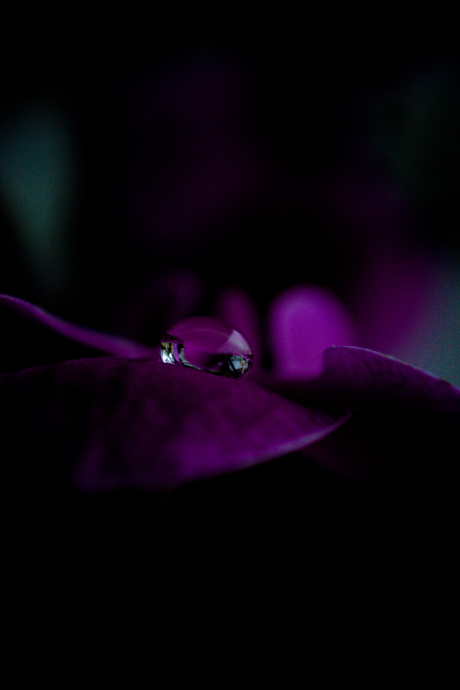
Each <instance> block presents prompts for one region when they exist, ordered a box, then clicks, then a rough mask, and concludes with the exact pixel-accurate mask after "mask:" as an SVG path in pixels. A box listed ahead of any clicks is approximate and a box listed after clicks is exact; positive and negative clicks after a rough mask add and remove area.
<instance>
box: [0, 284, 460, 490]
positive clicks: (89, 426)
mask: <svg viewBox="0 0 460 690" xmlns="http://www.w3.org/2000/svg"><path fill="white" fill-rule="evenodd" d="M311 294H313V295H316V293H314V291H313V293H312V292H311V291H310V292H309V291H308V290H307V291H305V289H303V293H302V291H300V292H299V291H294V292H292V294H290V295H289V294H286V295H285V296H284V298H283V300H279V301H278V305H277V306H275V308H274V310H273V312H272V322H273V323H272V327H273V328H276V323H277V322H278V323H279V325H280V332H279V333H278V343H277V345H276V347H277V348H278V349H279V350H280V351H281V352H283V351H284V350H283V346H282V342H281V341H282V339H283V337H284V338H288V339H289V340H292V339H293V340H294V343H295V342H296V340H297V337H296V332H295V331H296V329H297V334H298V342H299V349H298V350H297V351H295V352H294V355H293V357H294V360H295V366H294V368H289V366H288V368H287V369H286V368H285V369H283V367H278V368H276V367H275V369H274V373H273V374H272V375H271V376H268V375H267V374H264V373H263V372H261V371H260V370H259V373H258V374H257V373H256V374H255V380H256V382H252V381H247V380H244V381H233V380H228V379H225V378H220V377H216V376H212V375H208V374H206V373H203V372H199V371H195V370H190V369H184V368H181V367H174V366H165V365H164V364H162V363H161V362H160V361H159V358H158V354H157V351H156V350H155V349H152V348H149V347H147V346H145V345H141V344H138V343H134V342H130V341H127V340H124V339H121V338H117V337H113V336H108V335H103V334H100V333H96V332H93V331H91V330H88V329H84V328H79V327H76V326H74V325H72V324H70V323H68V322H65V321H62V320H60V319H58V318H56V317H54V316H51V315H49V314H47V313H46V312H44V311H42V310H40V309H38V308H37V307H34V306H32V305H30V304H28V303H26V302H23V301H22V300H19V299H16V298H12V297H7V296H2V297H1V299H0V308H1V313H2V322H3V333H4V337H3V342H2V348H3V352H2V358H1V363H2V374H3V375H2V376H1V378H0V391H1V392H0V396H1V398H0V399H1V404H2V439H3V440H4V443H5V447H6V448H10V449H11V450H10V451H9V453H10V456H11V462H12V463H15V464H16V465H18V464H19V465H21V463H22V462H23V458H29V461H30V457H35V458H47V461H46V462H45V464H44V461H43V460H42V461H41V462H40V465H39V466H38V467H35V471H36V472H38V474H40V472H44V473H45V474H46V473H47V471H51V470H47V469H46V468H47V467H48V468H54V470H53V471H58V473H60V474H62V473H63V472H64V473H66V472H67V473H68V474H69V476H70V478H71V481H72V483H73V484H74V485H75V486H76V487H77V488H79V489H81V490H83V491H90V492H94V491H96V492H100V491H109V490H115V489H144V490H145V489H150V490H152V489H153V490H162V489H167V488H171V487H174V486H178V485H180V484H183V483H185V482H188V481H191V480H196V479H202V478H206V477H210V476H213V475H217V474H222V473H227V472H229V471H233V470H239V469H243V468H246V467H249V466H251V465H255V464H258V463H261V462H264V461H266V460H269V459H272V458H276V457H281V456H284V455H288V454H290V453H292V452H294V451H297V450H301V449H306V451H307V452H308V454H309V456H310V457H311V458H313V459H315V460H316V461H318V462H319V463H321V464H323V465H324V466H326V467H329V468H330V469H332V470H334V471H335V472H338V473H339V474H342V475H344V476H346V477H348V478H352V479H355V480H357V481H359V482H364V483H370V484H374V485H379V486H385V485H386V484H388V483H390V484H391V483H398V482H400V481H403V482H404V483H405V482H407V481H409V482H412V483H414V484H416V483H417V481H418V480H419V479H420V476H422V475H423V474H424V472H426V471H427V465H426V463H424V462H423V461H422V460H421V458H423V457H424V455H425V454H426V453H427V451H429V450H432V451H433V452H434V451H435V450H437V451H438V453H439V457H440V458H442V459H441V460H438V462H437V466H436V468H435V469H436V473H437V474H439V473H440V476H443V477H445V476H446V473H448V472H449V471H450V468H449V465H448V464H446V460H447V458H448V454H446V449H448V448H449V447H451V446H450V445H449V444H452V441H453V439H454V434H455V433H456V432H455V429H458V422H459V420H460V390H458V389H457V388H455V387H454V386H451V385H450V384H448V383H446V382H444V381H442V380H440V379H438V378H436V377H434V376H432V375H430V374H428V373H426V372H424V371H421V370H418V369H414V368H413V367H411V366H409V365H407V364H404V363H402V362H399V361H397V360H395V359H393V358H391V357H387V356H385V355H381V354H379V353H376V352H373V351H370V350H366V349H363V348H359V347H353V346H339V347H329V348H326V349H325V350H324V366H323V370H322V371H321V372H319V371H317V370H315V371H314V376H312V375H311V369H309V367H310V365H309V363H308V360H307V361H306V368H305V370H303V371H302V368H301V367H300V366H299V358H300V357H301V352H302V350H303V348H304V343H305V335H304V334H302V333H300V330H301V329H300V327H299V323H300V321H301V320H302V319H300V320H299V319H297V321H298V323H297V325H296V311H297V312H298V313H301V314H303V316H305V312H306V310H307V311H308V308H309V305H308V300H309V299H310V302H311ZM316 297H318V295H316ZM238 300H239V307H240V309H239V313H240V314H243V317H244V310H243V309H241V306H242V303H243V302H244V296H242V295H241V294H240V295H239V296H238V294H236V293H234V294H233V295H232V294H230V293H229V294H228V295H227V298H226V300H225V299H224V300H223V303H226V304H227V311H229V305H233V306H234V307H235V308H236V307H238ZM313 302H314V300H313ZM318 303H321V304H322V305H323V308H324V309H323V311H324V313H323V320H324V323H325V324H326V326H325V327H326V330H327V328H332V329H334V327H335V326H334V323H338V324H339V329H340V328H342V329H343V328H344V322H343V319H342V315H341V314H340V313H339V312H340V310H339V311H336V312H335V313H332V316H331V305H330V303H329V302H328V299H327V296H325V294H323V293H321V294H320V295H319V302H318ZM248 304H249V299H247V306H248ZM310 307H311V303H310ZM336 308H337V309H338V307H337V305H336ZM299 310H300V312H299ZM230 311H231V310H230ZM249 312H250V309H249V307H248V309H247V310H246V322H247V325H248V326H249V327H250V328H249V330H251V329H252V330H253V331H256V330H257V325H256V324H255V323H254V320H253V319H252V317H251V316H250V313H249ZM289 314H290V315H291V317H292V315H294V319H293V320H292V318H291V326H292V327H291V328H290V327H287V326H286V323H287V321H286V319H287V320H288V321H289ZM324 314H326V316H324ZM337 314H339V318H338V320H337ZM317 318H318V319H319V317H317ZM251 319H252V323H250V322H251ZM334 319H335V322H334ZM235 325H236V327H241V326H240V324H239V323H238V324H235ZM18 335H19V339H18ZM329 337H333V336H331V335H330V334H329ZM285 345H286V347H287V346H288V345H289V343H287V342H286V343H285ZM290 347H291V350H292V349H293V350H295V347H294V348H292V343H291V344H290ZM102 355H105V356H102ZM107 355H109V356H107ZM286 356H287V357H288V359H289V355H286ZM315 366H316V365H315ZM286 373H287V376H286V375H285V374H286ZM276 374H278V375H276ZM257 380H259V383H257ZM277 393H278V394H277ZM430 457H432V456H430ZM64 465H65V466H64ZM56 468H59V469H58V470H56ZM432 470H433V468H432V466H431V465H429V471H430V472H432Z"/></svg>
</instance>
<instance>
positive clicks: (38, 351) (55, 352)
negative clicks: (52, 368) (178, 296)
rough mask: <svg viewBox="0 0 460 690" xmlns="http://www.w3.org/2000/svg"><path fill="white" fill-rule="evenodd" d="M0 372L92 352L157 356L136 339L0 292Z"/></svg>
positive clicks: (119, 355)
mask: <svg viewBox="0 0 460 690" xmlns="http://www.w3.org/2000/svg"><path fill="white" fill-rule="evenodd" d="M0 318H1V324H2V339H1V345H0V355H1V356H0V373H6V372H11V371H18V370H20V369H26V368H29V367H32V366H40V365H43V364H51V363H52V362H59V361H60V362H62V361H65V360H68V359H77V358H79V357H88V356H94V354H95V353H96V352H101V353H110V354H114V355H116V356H118V357H127V358H139V357H157V356H158V355H157V351H156V350H154V349H152V348H148V347H146V346H144V345H140V344H139V343H135V342H131V341H129V340H125V339H123V338H118V337H116V336H112V335H106V334H103V333H98V332H96V331H93V330H91V329H89V328H82V327H80V326H75V325H74V324H72V323H69V322H68V321H64V320H63V319H60V318H58V317H57V316H53V315H52V314H49V313H47V312H46V311H44V310H43V309H40V308H39V307H36V306H34V305H33V304H29V303H28V302H25V301H24V300H21V299H18V298H17V297H9V296H8V295H0Z"/></svg>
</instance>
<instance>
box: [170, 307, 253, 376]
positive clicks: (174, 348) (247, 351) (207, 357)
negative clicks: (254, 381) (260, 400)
mask: <svg viewBox="0 0 460 690" xmlns="http://www.w3.org/2000/svg"><path fill="white" fill-rule="evenodd" d="M160 357H161V360H162V361H163V362H164V363H165V364H177V365H179V366H183V367H192V369H199V370H200V371H208V372H209V373H211V374H217V375H218V376H226V377H227V378H230V379H242V378H243V377H244V376H246V374H247V373H248V372H249V370H250V368H251V366H252V361H253V355H252V350H251V346H250V345H249V343H248V341H247V340H246V338H245V337H244V336H243V335H242V334H241V333H240V332H239V331H237V330H235V329H234V328H232V327H231V326H228V325H227V324H226V323H223V322H222V321H218V319H214V318H211V317H204V316H203V317H201V316H200V317H191V318H189V319H184V320H183V321H179V323H176V324H175V325H174V326H171V328H168V330H167V332H166V333H165V335H164V336H163V338H162V339H161V343H160Z"/></svg>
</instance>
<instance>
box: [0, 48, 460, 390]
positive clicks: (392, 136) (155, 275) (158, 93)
mask: <svg viewBox="0 0 460 690" xmlns="http://www.w3.org/2000/svg"><path fill="white" fill-rule="evenodd" d="M401 45H402V47H400V48H399V49H397V48H396V49H394V48H393V49H392V50H391V51H388V52H387V53H382V50H383V46H382V45H378V46H375V47H374V50H373V51H372V50H371V51H370V52H369V53H368V54H367V57H366V59H365V60H364V59H362V58H360V57H359V56H358V55H357V54H356V53H355V52H354V50H352V49H350V51H349V52H347V51H346V50H345V51H344V50H343V48H340V49H339V48H338V47H337V55H336V54H335V53H334V51H333V50H332V52H331V51H329V53H330V54H327V55H326V53H324V54H322V53H319V52H315V50H314V49H312V48H311V47H306V46H305V45H304V44H302V43H300V42H299V41H294V42H293V41H291V40H290V37H289V35H284V36H283V37H281V38H280V39H279V41H278V42H270V41H268V40H267V39H265V40H264V39H262V38H255V37H254V36H249V35H246V36H241V37H240V36H236V37H234V38H233V40H232V39H231V38H229V37H228V36H225V37H223V38H222V40H218V39H217V40H216V39H215V40H213V41H210V40H209V39H208V37H204V36H197V37H196V40H193V39H190V38H189V39H188V40H187V41H185V40H184V41H181V40H180V39H178V38H176V40H175V42H174V41H172V42H171V43H168V42H167V41H164V42H162V43H159V42H158V41H157V42H156V43H155V45H154V46H152V47H151V48H150V49H149V48H148V47H147V46H145V45H144V47H143V49H142V50H140V49H138V50H137V52H134V54H133V55H132V56H131V59H130V60H128V59H124V58H123V57H122V56H120V54H119V53H118V52H117V51H116V50H115V47H114V45H111V46H110V47H111V50H112V51H113V52H110V51H109V52H107V51H106V52H105V57H104V58H102V57H100V56H99V57H98V53H97V52H96V51H95V50H94V51H93V52H90V53H89V55H87V56H86V59H85V60H82V61H80V62H79V61H78V60H76V61H75V62H74V61H71V59H70V50H68V51H66V52H64V53H63V59H62V61H60V60H58V59H54V60H52V59H50V57H49V56H46V57H45V56H44V55H43V56H41V55H40V54H37V55H36V64H35V66H34V67H31V69H30V70H29V71H24V72H21V71H19V72H18V74H17V78H16V79H15V78H14V71H13V72H12V73H11V74H10V75H9V78H8V80H7V82H6V86H5V88H4V91H3V94H2V99H1V102H0V108H1V109H0V292H2V293H7V294H11V295H15V296H18V297H21V298H23V299H26V300H28V301H31V302H33V303H35V304H39V305H40V306H42V307H44V308H46V309H49V310H50V311H52V312H54V313H56V314H58V315H59V316H62V317H64V318H67V319H70V320H73V321H75V322H77V323H79V324H81V325H83V326H88V327H92V328H96V329H98V330H107V331H110V332H116V333H117V334H120V335H124V336H128V337H133V338H138V337H139V336H138V333H136V332H135V330H131V331H130V326H129V318H128V317H127V316H126V314H128V315H129V313H130V312H131V313H132V312H133V310H134V311H135V305H138V304H139V302H140V301H142V299H143V297H142V296H146V295H147V297H146V299H147V302H146V304H147V307H146V308H148V304H149V302H148V300H150V302H151V303H152V305H153V306H152V319H154V318H155V317H156V316H157V314H158V311H159V310H160V311H161V309H160V308H159V307H158V305H155V304H154V302H155V300H153V299H152V297H151V294H152V291H154V288H153V287H152V286H155V285H157V284H158V281H160V282H161V277H162V276H163V275H164V274H165V272H166V273H168V272H171V271H186V272H188V273H187V275H191V276H197V280H199V281H201V287H200V288H197V287H196V283H194V282H193V279H192V280H191V283H190V284H191V287H190V290H191V292H193V290H195V289H196V290H197V294H198V293H199V294H198V296H197V297H196V299H192V298H191V297H190V305H191V313H192V312H193V313H195V312H196V311H198V312H200V313H205V314H211V313H213V308H214V303H213V301H212V299H213V296H215V295H218V294H222V293H223V291H224V290H225V289H226V288H227V287H229V286H230V287H232V288H238V289H241V290H242V291H244V292H245V294H249V295H251V297H252V298H253V300H254V302H255V305H256V307H257V310H258V313H259V315H260V318H261V321H262V324H264V319H266V318H267V316H266V315H267V313H269V312H270V309H272V308H274V307H272V305H273V304H274V302H275V300H276V299H278V296H279V295H280V294H284V293H285V291H286V290H290V289H291V288H295V287H296V286H300V288H301V291H302V290H304V288H303V287H302V286H306V287H305V290H307V288H308V290H310V287H309V286H311V287H312V289H313V290H316V289H319V290H326V291H327V292H328V294H330V295H331V299H338V300H339V301H340V304H341V305H342V306H343V310H344V313H346V315H347V319H349V322H350V323H351V324H352V326H350V329H351V330H353V333H354V335H353V339H352V340H350V343H349V344H357V345H361V346H364V347H370V348H371V349H375V350H378V351H380V352H384V353H386V354H391V355H393V356H396V357H398V358H400V359H403V360H404V361H407V362H409V363H410V364H412V365H414V366H417V367H421V368H424V369H427V370H428V371H431V372H433V373H435V374H436V375H438V376H441V377H443V378H445V379H447V380H448V381H450V382H452V383H454V384H456V385H460V365H459V361H460V357H459V354H460V352H459V347H460V345H459V344H460V209H459V202H458V200H459V190H460V130H459V126H460V125H459V123H460V86H459V84H460V71H459V64H458V61H457V59H456V57H455V55H454V53H453V52H452V51H449V49H448V46H447V48H446V47H445V46H444V47H443V48H442V49H441V48H439V49H437V48H436V45H435V47H434V48H433V49H432V50H431V52H430V53H427V52H426V50H424V49H422V48H421V47H417V48H416V49H415V50H409V48H408V47H407V46H406V47H405V46H404V45H403V44H401ZM368 47H369V46H368ZM110 56H112V59H111V57H110ZM338 57H339V58H340V59H338ZM305 290H304V292H305ZM308 290H307V291H308ZM191 292H190V295H191ZM305 294H306V292H305ZM133 305H134V306H133ZM155 309H156V311H155ZM306 311H308V309H306ZM324 314H325V312H324V313H323V312H321V313H320V316H319V317H318V318H317V321H318V320H319V321H321V319H322V318H323V319H326V318H327V317H326V316H325V315H324ZM185 315H186V314H184V316H185ZM315 318H316V317H315ZM340 318H342V317H340ZM315 323H316V322H315ZM263 328H264V326H262V332H264V330H263ZM270 328H272V329H273V324H271V325H265V338H266V339H267V340H269V339H270V335H269V333H270ZM347 328H348V326H347ZM144 330H146V331H147V330H148V328H146V329H144ZM151 330H152V329H151ZM325 330H327V329H325ZM153 331H154V329H153ZM286 332H287V331H286ZM347 332H348V331H347ZM350 332H351V331H350ZM314 337H315V335H314V334H313V335H312V338H314ZM331 337H332V336H331ZM263 338H264V335H262V339H263ZM350 338H351V336H350ZM272 339H273V338H272ZM318 342H319V341H318ZM148 344H151V343H148ZM344 344H346V343H344ZM276 347H278V345H276ZM279 347H281V349H283V347H284V346H283V345H282V344H281V346H279ZM265 356H266V357H268V359H269V357H270V355H267V354H266V355H265Z"/></svg>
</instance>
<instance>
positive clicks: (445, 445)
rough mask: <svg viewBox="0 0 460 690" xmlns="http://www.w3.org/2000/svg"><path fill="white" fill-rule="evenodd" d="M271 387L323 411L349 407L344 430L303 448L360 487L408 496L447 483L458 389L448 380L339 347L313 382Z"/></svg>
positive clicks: (459, 417) (459, 422)
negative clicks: (403, 490) (406, 491)
mask: <svg viewBox="0 0 460 690" xmlns="http://www.w3.org/2000/svg"><path fill="white" fill-rule="evenodd" d="M275 388H276V390H277V392H280V393H282V394H283V395H285V396H287V397H290V398H291V399H293V400H296V401H297V402H301V403H302V404H308V405H317V406H319V407H321V409H333V408H334V406H337V407H338V408H340V406H341V405H344V404H345V403H346V404H347V405H349V406H350V407H351V408H352V409H355V412H354V414H353V416H352V418H351V419H350V421H349V423H348V424H346V425H344V428H343V429H338V430H337V432H336V433H334V434H333V435H331V437H330V438H329V439H325V440H324V441H321V442H319V443H318V444H315V445H314V446H312V448H311V449H309V455H310V456H311V457H313V458H315V459H316V460H317V461H318V462H320V463H321V464H323V465H325V466H327V467H329V468H330V469H333V470H334V471H336V472H338V473H340V474H342V475H344V476H347V477H349V478H352V479H355V480H359V481H363V482H364V483H366V484H372V485H378V486H385V485H391V486H393V487H394V486H398V487H400V486H407V485H409V486H411V487H412V490H413V487H415V486H420V484H423V486H425V488H426V487H427V486H430V485H436V484H442V483H444V482H445V483H449V481H451V479H452V476H451V475H452V470H453V464H452V462H451V457H452V448H454V447H456V446H457V445H458V429H459V428H460V390H459V389H458V388H456V387H455V386H452V385H451V384H449V383H447V382H446V381H443V380H442V379H439V378H437V377H436V376H433V375H432V374H430V373H428V372H426V371H422V370H420V369H415V368H414V367H411V366H410V365H408V364H405V363H403V362H400V361H398V360H396V359H394V358H392V357H389V356H386V355H382V354H380V353H378V352H373V351H372V350H366V349H363V348H359V347H337V348H329V349H327V350H326V351H325V352H324V372H323V374H322V376H321V377H319V378H318V379H316V380H314V381H311V380H309V381H308V380H306V381H303V382H302V381H297V382H286V383H284V384H279V385H276V387H275ZM345 427H346V428H345ZM449 478H450V479H449Z"/></svg>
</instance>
